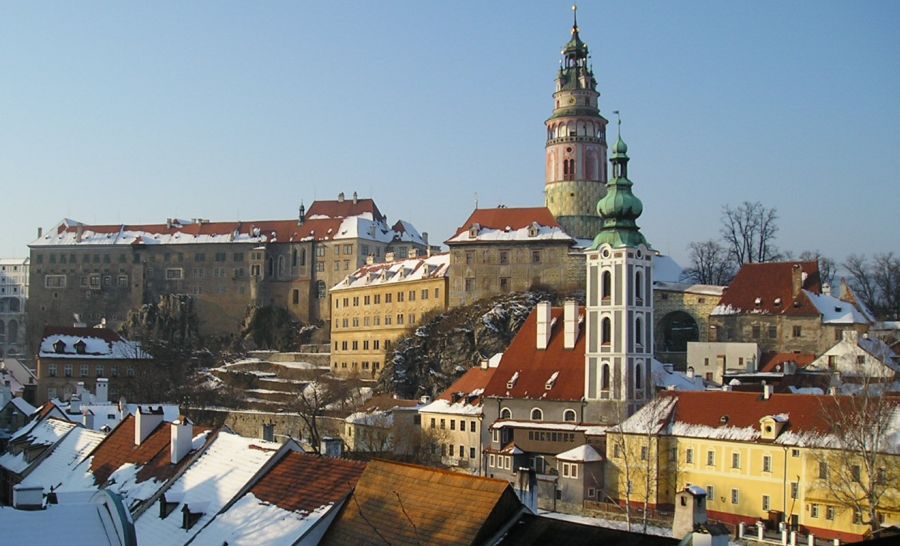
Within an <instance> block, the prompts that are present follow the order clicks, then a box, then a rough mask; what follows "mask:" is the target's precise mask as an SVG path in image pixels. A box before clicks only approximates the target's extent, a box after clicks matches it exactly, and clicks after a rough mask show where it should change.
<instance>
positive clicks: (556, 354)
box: [484, 307, 585, 400]
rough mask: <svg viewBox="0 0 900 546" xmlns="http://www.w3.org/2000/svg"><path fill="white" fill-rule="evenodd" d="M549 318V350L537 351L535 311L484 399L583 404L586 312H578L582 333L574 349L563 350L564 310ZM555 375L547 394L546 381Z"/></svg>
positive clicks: (554, 313)
mask: <svg viewBox="0 0 900 546" xmlns="http://www.w3.org/2000/svg"><path fill="white" fill-rule="evenodd" d="M550 316H551V322H552V324H553V326H552V328H551V333H550V342H549V343H548V344H547V348H546V349H545V350H538V349H537V310H536V309H535V310H534V311H532V313H531V315H529V317H528V319H527V320H526V321H525V324H524V325H522V328H521V329H520V330H519V333H518V334H516V337H515V338H513V340H512V343H510V344H509V347H508V348H507V349H506V352H505V353H503V358H502V359H501V360H500V365H499V366H498V367H497V371H496V372H494V374H493V377H492V378H491V379H490V381H489V382H488V384H487V387H486V388H485V389H484V396H485V397H501V398H526V399H532V400H538V399H540V400H581V398H582V397H583V396H584V351H585V346H584V343H585V341H584V338H585V335H584V309H583V308H582V309H581V310H580V311H579V316H580V321H579V324H578V331H579V333H578V338H577V339H576V341H575V348H574V349H565V348H564V347H563V338H564V337H565V336H564V335H563V325H564V320H563V309H562V308H559V307H557V308H553V309H551V311H550ZM554 319H555V321H554ZM517 372H518V374H519V375H518V378H517V379H516V381H515V384H514V385H513V386H512V388H507V387H508V385H507V382H508V381H509V380H510V378H512V376H513V375H514V374H515V373H517ZM554 372H559V375H558V376H557V378H556V381H555V382H554V384H553V387H552V388H551V389H549V390H548V389H547V388H546V385H547V380H548V379H550V377H551V376H552V375H553V373H554Z"/></svg>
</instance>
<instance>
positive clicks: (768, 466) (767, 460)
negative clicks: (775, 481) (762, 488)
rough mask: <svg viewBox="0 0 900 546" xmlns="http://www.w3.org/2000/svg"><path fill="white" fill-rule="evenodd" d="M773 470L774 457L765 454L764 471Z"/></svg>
mask: <svg viewBox="0 0 900 546" xmlns="http://www.w3.org/2000/svg"><path fill="white" fill-rule="evenodd" d="M771 471H772V457H770V456H769V455H763V472H771Z"/></svg>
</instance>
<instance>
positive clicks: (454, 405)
mask: <svg viewBox="0 0 900 546" xmlns="http://www.w3.org/2000/svg"><path fill="white" fill-rule="evenodd" d="M482 390H483V389H482ZM467 400H468V398H467V397H463V398H461V399H460V400H458V401H456V402H450V400H444V399H442V398H439V399H437V400H435V401H434V402H432V403H430V404H428V405H426V406H423V407H422V408H420V409H419V412H421V413H441V414H447V415H481V414H482V413H483V412H484V409H483V408H482V407H481V403H480V401H481V398H480V397H479V398H478V400H479V403H477V404H469V403H467Z"/></svg>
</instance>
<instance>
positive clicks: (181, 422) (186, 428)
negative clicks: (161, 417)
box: [169, 415, 194, 464]
mask: <svg viewBox="0 0 900 546" xmlns="http://www.w3.org/2000/svg"><path fill="white" fill-rule="evenodd" d="M169 430H170V438H171V442H169V455H171V460H172V464H178V463H179V462H181V460H182V459H184V457H185V456H186V455H187V454H188V453H190V452H191V447H192V442H193V438H194V425H193V423H191V422H190V421H188V419H187V417H185V416H183V415H182V416H181V417H179V418H178V420H177V421H175V422H174V423H172V424H171V425H170V429H169Z"/></svg>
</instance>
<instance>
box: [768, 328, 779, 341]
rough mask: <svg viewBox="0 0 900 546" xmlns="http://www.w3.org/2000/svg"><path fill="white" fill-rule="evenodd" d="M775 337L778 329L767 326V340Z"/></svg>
mask: <svg viewBox="0 0 900 546" xmlns="http://www.w3.org/2000/svg"><path fill="white" fill-rule="evenodd" d="M776 337H778V327H777V326H769V338H771V339H775V338H776Z"/></svg>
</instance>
